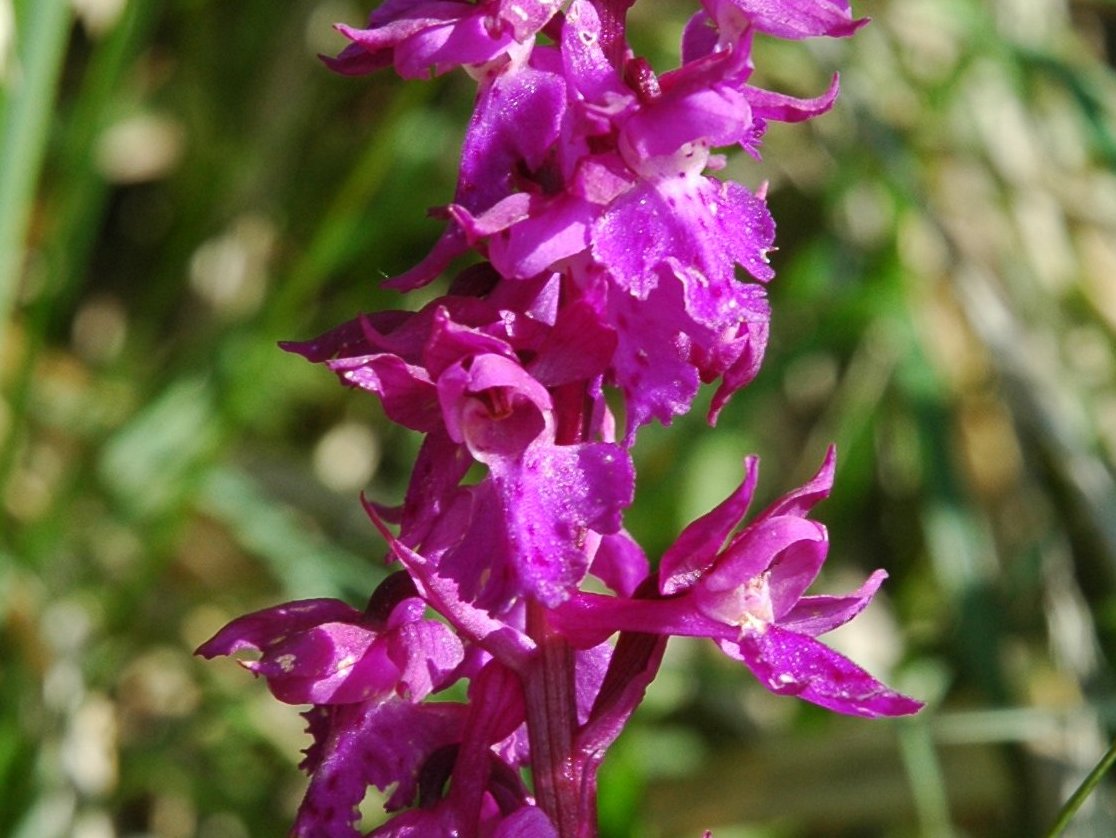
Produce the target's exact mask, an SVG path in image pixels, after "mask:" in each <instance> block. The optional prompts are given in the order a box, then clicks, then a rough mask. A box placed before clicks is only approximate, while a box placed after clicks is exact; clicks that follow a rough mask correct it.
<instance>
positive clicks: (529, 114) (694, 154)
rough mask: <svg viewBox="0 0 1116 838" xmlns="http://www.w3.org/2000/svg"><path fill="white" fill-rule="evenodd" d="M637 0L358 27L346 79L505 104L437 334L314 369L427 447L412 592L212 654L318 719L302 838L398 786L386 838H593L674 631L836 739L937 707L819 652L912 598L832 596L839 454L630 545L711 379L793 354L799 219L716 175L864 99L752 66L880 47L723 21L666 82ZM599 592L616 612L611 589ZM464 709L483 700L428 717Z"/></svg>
mask: <svg viewBox="0 0 1116 838" xmlns="http://www.w3.org/2000/svg"><path fill="white" fill-rule="evenodd" d="M631 3H632V0H572V2H569V3H568V4H560V3H558V2H556V0H477V2H472V0H387V2H385V3H384V4H383V5H381V6H380V7H379V8H378V9H377V10H376V11H375V12H373V13H372V15H371V17H370V19H369V23H368V26H367V27H365V28H363V29H358V28H352V27H344V26H342V27H339V29H340V31H341V32H342V34H344V35H345V36H346V37H347V38H348V39H349V40H350V42H351V43H350V45H349V46H348V47H347V48H346V49H345V50H344V51H343V52H342V53H341V54H340V55H339V56H337V58H334V59H325V60H326V63H327V64H329V65H330V66H331V67H332V68H334V69H335V70H337V71H339V72H342V73H346V74H351V75H352V74H360V73H365V72H370V71H373V70H376V69H380V68H386V67H394V68H395V70H396V71H397V72H398V73H399V75H401V76H403V77H405V78H420V77H424V76H427V75H429V74H435V75H436V74H440V73H444V72H447V71H449V70H451V69H454V68H457V67H461V68H463V69H464V70H465V71H466V72H467V73H468V74H469V75H470V76H471V77H472V78H473V79H474V80H475V81H476V82H477V98H476V105H475V109H474V113H473V117H472V120H471V121H470V124H469V126H468V129H467V131H466V135H465V140H464V144H463V148H462V154H461V161H460V174H459V177H458V181H457V186H456V189H455V192H454V196H453V200H452V202H451V203H450V204H449V205H448V206H446V207H444V208H442V209H440V210H437V211H436V213H435V214H437V215H438V216H439V217H442V218H444V219H445V220H446V222H447V224H446V227H445V229H444V232H443V233H442V235H441V237H440V238H439V240H438V241H437V243H436V244H435V245H434V247H433V248H432V249H431V251H430V252H429V254H428V255H427V256H426V257H425V258H424V259H422V260H421V261H420V262H419V263H418V264H417V265H415V266H414V267H413V268H411V269H410V270H408V271H406V272H405V273H403V274H400V275H399V276H396V277H394V278H393V279H391V280H390V281H389V282H388V283H387V285H388V286H389V287H392V288H395V289H396V290H400V291H408V290H411V289H415V288H419V287H421V286H425V285H427V284H429V283H431V282H433V281H434V280H435V279H437V278H438V277H439V276H441V275H442V274H444V273H446V272H447V271H448V270H449V269H450V267H451V266H452V265H454V264H455V263H456V262H457V261H458V260H459V259H461V257H463V256H465V255H466V254H468V253H469V252H470V251H473V253H474V254H475V257H479V260H478V259H477V258H474V261H473V263H472V264H469V265H466V266H465V267H464V268H462V269H461V270H460V271H459V272H458V273H457V275H456V276H454V277H453V278H452V280H451V284H450V288H449V291H448V293H446V294H444V295H442V296H440V297H438V298H436V299H434V300H433V301H432V302H430V303H429V304H427V305H426V306H425V307H423V308H421V309H420V310H418V311H414V312H410V311H387V312H379V313H373V314H366V315H361V316H359V317H357V318H355V319H353V320H350V321H349V322H347V323H344V324H342V325H341V326H339V327H337V328H335V329H332V330H330V331H329V332H327V333H325V334H323V335H321V336H320V337H318V338H316V339H314V340H311V341H306V342H302V343H289V344H284V348H286V349H288V350H290V351H293V352H296V353H298V354H301V355H303V356H304V357H305V358H306V359H307V360H309V361H311V362H313V363H321V364H323V365H325V366H326V367H327V368H328V369H330V370H331V371H333V372H334V373H335V374H336V375H337V376H338V377H339V378H340V379H341V380H342V381H343V382H344V383H345V384H346V385H348V386H352V387H356V388H360V389H363V390H367V391H368V392H370V393H372V394H374V395H375V396H376V397H377V398H378V399H379V400H380V401H381V403H382V405H383V408H384V412H385V414H386V415H387V416H388V418H389V419H390V420H391V421H393V422H395V423H397V424H399V425H402V426H404V427H407V428H409V429H411V430H413V431H415V432H417V433H420V434H422V435H423V442H422V446H421V448H420V451H419V454H418V457H417V460H416V462H415V465H414V469H413V471H412V474H411V479H410V482H409V484H408V487H407V490H406V494H405V496H404V498H403V501H402V504H401V505H400V506H398V507H389V506H385V505H380V504H376V503H373V502H370V501H368V500H366V499H362V500H364V504H365V509H366V511H367V512H368V515H369V517H370V519H371V520H372V522H373V524H374V525H375V526H376V527H377V528H378V529H379V531H380V533H381V534H382V535H383V537H384V539H385V541H386V543H387V545H388V548H389V559H390V560H391V561H395V562H397V563H398V564H399V565H400V566H401V568H402V570H399V571H398V572H397V573H395V574H393V575H392V576H390V577H388V579H387V580H386V581H385V582H384V583H383V584H382V585H381V586H380V587H379V588H378V589H377V590H376V592H375V593H374V594H373V596H372V598H371V600H370V602H369V604H368V607H367V608H365V609H364V611H358V610H357V609H354V608H351V607H350V606H348V605H346V604H345V603H341V602H338V601H336V600H324V599H323V600H306V601H302V602H294V603H288V604H286V605H282V606H277V607H275V608H270V609H265V610H263V611H260V612H256V613H254V614H249V615H247V616H245V617H242V618H240V619H238V620H235V621H233V622H232V623H230V624H229V625H228V626H226V627H225V628H224V629H222V630H221V631H220V632H219V633H218V634H217V635H216V636H215V637H214V638H213V639H211V640H210V641H208V642H207V643H205V644H203V646H202V647H201V648H200V649H199V650H198V652H199V654H202V655H204V656H206V657H213V656H216V655H232V654H234V653H237V652H240V651H243V650H251V651H254V652H256V653H258V655H259V657H258V659H256V660H252V661H244V662H242V663H243V665H244V666H245V667H246V668H248V669H249V670H250V671H252V672H253V673H255V674H257V675H262V676H264V677H265V678H266V679H267V682H268V686H269V688H270V689H271V691H272V692H273V693H274V694H275V695H276V696H277V697H278V698H279V699H281V700H283V701H287V702H290V703H309V704H311V705H312V707H311V709H310V710H309V711H307V712H306V713H305V717H306V719H307V722H308V724H309V728H308V731H309V733H310V735H311V737H312V740H313V741H312V744H311V746H310V747H309V748H308V749H307V751H306V759H305V760H304V761H303V763H302V766H301V767H302V768H303V769H304V770H305V771H306V772H307V773H308V774H309V775H310V784H309V788H308V790H307V793H306V797H305V798H304V800H303V803H302V806H301V807H300V809H299V813H298V818H297V821H296V823H295V826H294V830H293V834H295V835H298V836H306V837H307V838H309V836H319V835H328V836H341V838H354V836H356V835H357V834H358V832H357V827H356V824H357V822H358V818H359V812H358V806H359V804H360V803H361V801H362V800H363V798H364V795H365V792H366V790H367V789H368V787H369V786H374V787H376V788H379V789H381V790H388V789H391V792H390V794H389V796H388V799H387V803H386V806H385V808H386V811H387V812H388V813H389V814H390V815H391V817H390V819H389V820H388V821H387V822H386V823H384V824H383V825H382V826H380V827H379V828H377V829H375V830H374V831H373V832H372V833H370V834H371V835H373V836H378V838H386V836H395V837H396V838H404V836H407V838H410V837H411V836H416V838H417V836H426V835H447V836H448V835H461V836H468V837H469V838H472V836H479V837H480V838H535V836H538V837H539V838H548V837H549V836H561V838H591V836H592V835H594V834H595V828H594V826H593V824H594V822H595V810H596V802H595V796H596V775H597V770H598V768H599V766H600V764H601V760H602V759H603V758H604V754H605V752H606V750H607V749H608V747H609V746H610V745H611V744H612V742H613V741H615V739H616V737H617V736H619V734H620V732H621V731H622V729H623V728H624V726H625V724H626V723H627V721H628V719H629V718H630V716H631V714H632V713H633V712H634V710H635V708H636V707H637V706H638V705H639V703H640V701H641V700H642V698H643V694H644V691H645V690H646V688H647V686H648V684H650V682H651V681H652V680H653V678H654V677H655V674H656V672H657V670H658V667H659V665H660V663H661V660H662V656H663V652H664V650H665V647H666V643H667V639H668V637H669V636H670V635H689V636H697V637H709V638H711V639H712V640H714V641H715V642H716V643H717V644H718V645H719V646H720V648H721V649H722V650H723V651H724V652H725V653H726V654H728V655H729V656H730V657H732V658H734V659H736V660H739V661H740V662H742V663H743V664H745V666H747V667H748V668H749V669H751V670H752V672H753V673H754V674H755V675H756V676H757V677H758V678H759V679H760V682H761V683H762V684H763V685H764V686H765V687H766V688H767V689H769V690H771V691H773V692H776V693H780V694H789V695H795V696H798V697H800V698H803V699H805V700H807V701H810V702H813V703H815V704H818V705H821V706H823V707H827V708H829V709H832V710H835V711H837V712H841V713H847V714H852V715H859V716H895V715H903V714H907V713H913V712H915V711H917V710H918V709H919V707H921V705H920V704H919V702H917V701H915V700H914V699H911V698H908V697H907V696H904V695H901V694H899V693H897V692H895V691H893V690H891V689H889V688H888V687H886V686H884V685H883V684H882V683H880V682H879V681H878V680H876V679H875V678H874V677H872V676H871V675H869V674H868V673H867V672H865V671H864V670H863V669H861V668H860V667H859V666H857V665H856V664H854V663H852V662H851V661H849V660H847V659H846V658H844V657H843V656H841V655H839V654H838V653H836V652H834V651H833V650H831V649H829V648H828V647H826V646H824V645H823V644H822V643H820V642H819V641H818V640H817V638H818V637H819V636H820V635H822V634H824V633H825V632H827V631H830V630H831V629H834V628H836V627H837V626H840V625H842V624H844V623H846V622H847V621H849V620H850V619H852V618H853V617H854V616H856V614H858V613H859V612H860V611H861V610H863V609H864V608H865V607H866V606H867V605H868V603H869V602H870V601H871V599H872V597H873V596H874V595H875V593H876V591H877V590H878V588H879V586H880V584H881V583H882V582H883V580H884V578H885V577H886V573H885V572H884V571H882V570H878V571H876V572H875V573H873V574H871V575H870V576H869V577H868V579H867V580H866V581H865V582H864V584H863V585H862V586H861V587H860V589H859V590H857V591H855V592H853V593H851V594H848V595H846V596H818V595H808V594H807V593H806V592H807V590H808V588H809V587H810V586H811V584H812V583H813V582H814V580H815V578H816V577H817V575H818V573H819V571H820V569H821V567H822V565H823V563H824V561H825V558H826V555H827V549H828V536H827V533H826V530H825V527H824V526H823V525H821V524H820V523H818V522H816V521H814V520H812V519H811V518H810V517H809V513H810V512H811V510H812V508H813V506H814V505H815V504H816V503H817V502H818V501H820V500H822V499H823V498H825V497H827V496H828V494H829V492H830V489H831V487H832V480H833V470H834V456H833V452H832V450H831V451H830V453H829V455H828V456H827V457H826V460H825V463H824V464H823V466H822V468H821V470H820V471H819V472H818V474H817V475H816V476H815V477H814V478H813V480H811V481H810V482H808V483H807V484H806V485H804V486H802V487H801V488H799V489H797V490H795V491H793V492H791V493H789V494H787V495H785V496H784V497H782V498H781V499H780V500H778V501H776V502H775V503H774V504H772V505H771V506H770V507H768V508H767V509H766V510H765V511H764V512H762V513H761V514H760V515H758V516H756V517H755V518H754V519H753V520H751V521H750V522H749V523H747V524H745V525H743V526H741V522H742V521H743V520H744V517H745V514H746V512H747V508H748V506H749V504H750V501H751V498H752V495H753V493H754V489H755V484H756V478H757V467H756V460H755V459H754V458H749V459H748V460H747V461H746V463H745V474H744V479H743V481H742V483H741V485H740V487H739V488H738V489H737V490H736V491H734V492H733V493H732V494H731V495H730V496H729V498H727V499H726V500H725V501H724V502H723V503H721V504H720V505H719V506H718V507H717V508H716V509H714V510H713V511H711V512H710V513H708V514H707V515H705V516H703V517H701V518H699V519H698V520H697V521H695V522H693V523H692V524H691V525H690V526H688V527H687V528H686V529H685V530H684V531H683V532H682V533H681V535H680V536H679V537H678V539H677V540H676V541H675V543H674V544H673V545H672V546H671V548H670V549H669V550H667V552H666V553H665V554H664V555H663V557H662V559H661V561H660V562H659V566H658V570H657V571H656V572H654V573H652V572H650V566H649V563H648V561H647V557H646V556H645V555H644V553H643V550H642V549H641V548H640V547H639V545H638V544H637V543H636V542H635V541H634V540H633V539H632V537H631V536H630V535H629V534H628V533H627V532H626V531H625V530H624V528H623V523H624V522H623V512H624V510H625V508H626V507H627V506H628V505H629V504H630V503H631V501H632V498H633V494H634V479H635V474H634V470H633V467H632V460H631V457H630V455H629V449H630V447H631V446H632V445H633V444H634V441H635V436H636V433H637V432H638V430H639V429H640V428H641V427H642V426H643V425H645V424H646V423H648V422H650V421H651V420H652V419H658V420H659V421H660V422H661V423H663V424H669V423H670V422H671V421H672V420H673V419H674V417H676V416H679V415H682V414H684V413H686V412H687V411H688V410H689V409H690V408H691V406H692V404H693V401H694V399H695V397H696V395H697V393H698V391H699V388H700V385H701V384H702V383H710V382H718V386H717V390H716V392H715V393H714V395H713V399H712V403H711V407H710V412H709V417H708V418H709V421H710V422H711V423H712V422H714V421H715V420H716V417H717V415H718V413H719V412H720V411H721V409H722V408H723V407H724V405H725V403H726V402H727V400H728V399H729V398H730V397H731V396H732V394H733V393H734V392H736V391H737V390H739V389H740V388H741V387H743V386H744V385H746V384H747V383H748V382H749V381H751V380H752V378H753V377H754V376H755V375H756V374H757V372H758V370H759V366H760V363H761V361H762V359H763V355H764V351H765V348H766V343H767V336H768V322H769V319H770V310H769V305H768V301H767V297H766V292H765V284H766V283H767V282H769V281H770V280H771V279H772V277H773V270H772V268H771V266H770V265H769V264H768V261H767V254H768V253H769V251H770V250H771V249H772V248H773V245H774V236H775V227H774V221H773V220H772V218H771V215H770V213H769V212H768V209H767V204H766V200H765V187H764V186H762V185H761V186H759V187H758V188H757V189H754V190H751V189H748V188H747V187H745V186H744V185H742V184H739V183H735V182H732V181H729V180H723V179H720V178H719V177H717V176H715V175H716V173H717V172H718V171H720V170H721V169H722V168H723V167H724V164H725V159H724V157H723V156H722V155H721V154H720V150H722V149H737V148H738V149H742V150H743V151H745V152H746V153H748V154H750V155H752V156H754V157H758V156H759V148H760V142H761V140H762V138H763V135H764V133H765V131H766V128H767V125H768V123H769V122H770V121H771V120H777V121H783V122H798V121H802V120H805V119H810V118H813V117H816V116H818V115H820V114H822V113H824V112H826V111H827V110H829V108H830V107H832V105H833V102H834V99H835V98H836V96H837V91H838V84H837V78H836V77H834V79H833V81H832V83H831V84H830V86H829V88H828V90H826V91H825V92H823V93H822V94H821V95H819V96H816V97H814V98H808V99H799V98H795V97H791V96H787V95H784V94H781V93H777V92H773V91H768V90H763V89H761V88H758V87H756V86H754V85H752V84H751V83H750V82H751V76H752V73H753V69H754V67H753V56H752V49H751V47H752V42H753V39H754V38H755V37H756V36H757V34H759V35H761V36H765V35H766V36H774V37H780V38H789V39H793V40H799V39H804V38H811V37H822V36H825V37H844V36H847V35H851V34H852V33H853V32H854V31H855V30H856V29H858V28H859V27H860V26H861V25H863V24H864V23H865V22H866V21H865V20H863V19H854V18H853V16H852V12H851V10H850V7H849V3H848V0H701V6H702V8H701V9H700V10H698V11H697V12H696V14H694V16H693V17H692V18H691V20H690V22H689V23H688V24H687V26H686V28H685V30H684V31H683V35H682V43H681V64H680V66H679V67H677V68H675V69H673V70H669V71H667V72H664V73H661V74H656V73H655V72H654V71H653V70H652V68H651V67H650V65H649V64H648V63H647V62H646V61H645V60H643V59H641V58H638V57H636V56H635V55H634V54H633V52H632V51H631V49H630V47H628V45H627V42H626V33H625V25H626V24H625V15H626V12H627V10H628V8H629V6H630V5H631ZM563 5H564V8H561V9H560V6H563ZM540 34H542V35H543V37H542V38H539V37H538V36H539V35H540ZM613 388H615V389H616V390H619V391H620V394H621V395H622V410H623V416H624V423H625V424H624V428H623V429H622V433H621V434H620V436H622V440H621V442H619V443H618V442H617V437H618V432H617V419H616V417H615V416H614V415H613V410H612V407H610V402H609V390H610V389H613ZM477 472H482V473H481V474H479V475H477V474H476V473H477ZM395 528H397V529H395ZM588 576H593V577H595V578H596V580H598V581H599V582H600V583H603V584H604V585H605V586H606V587H607V588H609V589H611V591H612V592H613V593H612V595H605V594H600V593H590V592H588V590H587V589H589V588H592V587H593V586H597V587H596V589H597V590H599V586H598V585H597V582H590V583H586V578H587V577H588ZM428 610H429V611H431V612H434V614H433V615H431V614H428ZM435 617H436V618H435ZM617 632H619V637H618V639H617V640H616V642H615V645H614V646H613V645H609V644H608V643H607V641H608V640H609V638H610V636H611V635H613V634H615V633H617ZM464 682H468V695H467V700H466V701H465V702H454V701H435V702H431V701H427V700H426V699H428V698H429V697H430V696H431V695H433V694H435V693H438V692H439V691H442V690H445V689H447V688H449V687H450V686H452V685H454V684H459V683H464ZM528 767H529V768H530V771H531V784H530V786H528V784H527V782H526V781H525V778H524V776H523V771H524V770H525V769H526V768H528Z"/></svg>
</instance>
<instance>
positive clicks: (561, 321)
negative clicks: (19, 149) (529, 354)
mask: <svg viewBox="0 0 1116 838" xmlns="http://www.w3.org/2000/svg"><path fill="white" fill-rule="evenodd" d="M615 351H616V332H615V331H614V330H613V329H611V328H609V327H608V326H607V325H605V323H603V322H602V319H601V316H600V314H598V313H597V311H596V309H595V308H594V307H593V306H592V305H590V304H589V303H588V302H586V301H585V300H578V301H577V302H574V303H571V304H569V305H566V306H564V307H563V308H562V312H561V316H560V317H559V318H558V321H557V322H556V323H555V324H554V328H553V329H551V330H549V331H548V332H547V333H546V337H545V338H543V341H542V343H541V344H540V345H539V348H538V354H537V355H536V356H535V358H534V360H532V361H531V363H530V364H528V366H527V369H528V371H529V372H530V373H531V375H532V376H533V377H534V378H535V379H536V380H537V381H539V382H541V383H542V384H545V385H546V386H547V387H556V386H559V385H561V384H569V383H571V382H574V381H589V380H590V379H593V378H596V377H597V376H599V375H602V374H603V373H604V371H605V369H606V368H607V367H608V363H609V361H611V360H612V356H613V353H614V352H615Z"/></svg>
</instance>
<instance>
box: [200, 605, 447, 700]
mask: <svg viewBox="0 0 1116 838" xmlns="http://www.w3.org/2000/svg"><path fill="white" fill-rule="evenodd" d="M425 607H426V606H425V603H424V602H423V601H422V600H421V599H419V598H418V597H415V596H411V597H408V598H406V599H402V600H401V601H399V602H398V603H397V604H395V605H394V607H393V608H392V609H391V611H390V613H389V614H387V616H386V619H383V620H379V619H376V618H375V617H372V616H370V615H369V614H367V613H361V612H360V611H357V610H356V609H355V608H351V607H350V606H348V605H346V604H345V603H343V602H340V601H338V600H334V599H308V600H302V601H299V602H289V603H286V604H284V605H277V606H274V607H272V608H266V609H264V610H262V611H256V612H254V613H252V614H246V615H245V616H243V617H240V618H238V619H236V620H233V622H231V623H229V624H228V625H227V626H225V627H224V628H223V629H222V630H221V631H220V632H218V633H217V634H216V635H215V636H214V637H213V638H212V639H210V640H209V641H207V642H206V643H204V644H202V646H200V647H199V648H198V654H199V655H201V656H202V657H205V658H213V657H216V656H218V655H233V654H236V653H237V652H240V651H243V650H246V649H250V650H253V651H256V652H259V653H260V658H259V659H258V660H254V661H240V663H241V665H242V666H243V667H244V668H245V669H247V670H248V671H249V672H251V673H252V674H254V675H262V676H263V677H264V678H266V679H267V683H268V687H269V688H270V689H271V692H272V694H273V695H274V696H275V697H276V698H278V699H279V700H280V701H284V702H286V703H287V704H352V703H355V702H367V701H374V700H383V699H386V698H389V697H391V696H396V695H397V696H401V697H404V698H406V699H408V700H410V701H421V700H422V699H423V698H425V697H426V696H427V695H428V694H430V692H432V691H433V690H434V689H436V688H437V687H439V686H440V685H441V682H442V681H443V680H444V679H445V678H446V677H447V676H448V675H449V674H450V673H452V672H453V670H454V669H455V668H456V667H457V666H458V664H460V663H461V660H462V656H463V651H462V646H461V641H460V640H458V639H457V637H456V636H455V635H454V634H453V633H452V632H451V631H450V630H449V629H448V628H446V626H445V625H444V624H443V623H439V622H437V621H435V620H429V619H426V618H424V617H423V612H424V610H425Z"/></svg>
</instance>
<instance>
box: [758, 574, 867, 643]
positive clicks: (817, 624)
mask: <svg viewBox="0 0 1116 838" xmlns="http://www.w3.org/2000/svg"><path fill="white" fill-rule="evenodd" d="M886 578H887V571H885V570H877V571H876V572H875V573H873V574H872V575H871V576H869V577H868V579H867V580H866V581H865V582H864V584H863V585H861V586H860V588H859V589H858V590H857V591H856V592H855V593H851V594H848V595H847V596H807V597H802V599H800V600H799V601H798V603H797V604H796V605H795V606H794V608H792V609H791V610H790V611H788V612H787V613H786V614H785V615H784V616H783V617H782V619H780V620H779V625H781V626H782V627H783V628H785V629H787V630H788V631H793V632H796V633H798V634H805V635H808V636H810V637H817V636H818V635H819V634H825V632H827V631H832V630H833V629H835V628H837V627H838V626H843V625H844V624H845V623H847V622H848V621H849V620H851V619H852V618H853V617H855V616H856V615H857V614H859V613H860V612H861V611H863V610H864V609H865V607H867V605H868V603H869V602H871V601H872V597H874V596H875V595H876V591H877V590H879V587H880V585H881V584H883V581H884V580H885V579H886Z"/></svg>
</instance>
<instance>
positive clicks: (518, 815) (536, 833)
mask: <svg viewBox="0 0 1116 838" xmlns="http://www.w3.org/2000/svg"><path fill="white" fill-rule="evenodd" d="M492 838H558V830H556V829H555V828H554V824H552V823H551V822H550V818H548V817H547V816H546V814H545V813H544V812H543V810H542V809H540V808H538V807H537V806H523V807H521V808H519V809H517V810H516V811H514V812H512V814H511V815H509V816H508V817H507V818H505V819H504V820H502V821H501V822H500V825H499V826H498V827H496V831H495V832H494V833H492Z"/></svg>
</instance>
